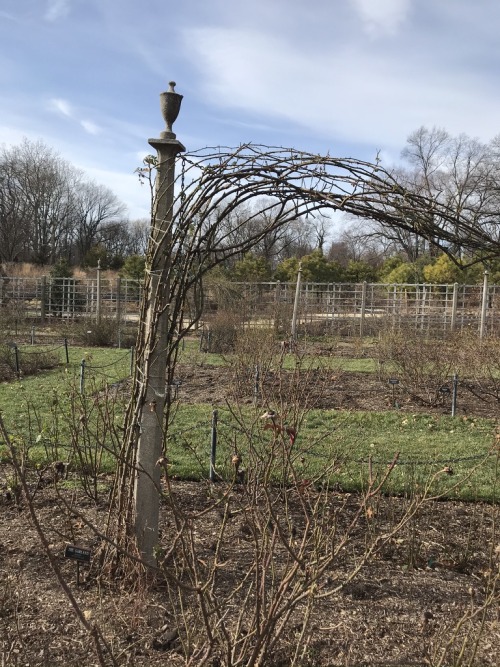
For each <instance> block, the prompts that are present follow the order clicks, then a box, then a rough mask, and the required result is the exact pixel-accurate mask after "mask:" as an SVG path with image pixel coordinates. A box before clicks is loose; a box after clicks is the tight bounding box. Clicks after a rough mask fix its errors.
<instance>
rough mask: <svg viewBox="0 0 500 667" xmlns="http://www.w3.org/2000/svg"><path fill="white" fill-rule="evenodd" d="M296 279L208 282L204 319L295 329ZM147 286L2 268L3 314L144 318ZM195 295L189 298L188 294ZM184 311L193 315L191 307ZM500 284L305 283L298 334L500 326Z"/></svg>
mask: <svg viewBox="0 0 500 667" xmlns="http://www.w3.org/2000/svg"><path fill="white" fill-rule="evenodd" d="M295 296H296V284H295V283H280V282H260V283H243V282H242V283H227V282H224V281H221V282H209V281H207V283H206V285H205V305H204V310H203V315H202V318H201V320H200V321H199V325H200V326H205V327H207V328H210V326H212V325H213V324H214V320H215V319H216V318H217V317H223V316H228V315H229V314H231V317H232V318H233V320H232V321H234V320H235V317H236V319H237V320H238V321H239V322H241V323H243V324H244V325H245V326H262V327H274V329H275V330H276V331H277V332H279V333H280V335H283V336H287V335H289V334H290V327H291V321H292V313H293V308H294V302H295ZM140 298H141V286H140V284H139V283H138V281H137V280H130V279H120V278H115V279H108V278H101V276H100V272H98V273H97V276H96V277H95V278H85V279H75V278H51V277H41V278H21V277H1V276H0V318H1V320H3V321H4V322H7V320H8V319H12V318H24V319H29V320H31V321H32V322H33V323H38V322H40V323H41V324H44V323H46V322H47V321H50V320H57V318H59V319H68V318H71V319H78V318H92V319H94V320H96V321H99V320H100V319H101V318H108V319H109V318H111V319H114V320H116V321H117V322H119V323H127V322H136V321H137V320H138V318H139V312H140V310H139V307H140ZM188 301H189V300H188ZM186 317H187V318H189V317H193V318H194V307H193V310H192V311H191V314H190V310H189V303H188V308H187V310H186ZM499 325H500V286H499V285H491V284H489V282H488V276H487V275H485V278H484V282H483V283H482V284H481V285H461V284H458V283H455V284H451V285H431V284H381V283H366V282H363V283H356V284H352V283H349V284H347V283H307V282H302V283H301V284H300V291H299V295H298V299H297V331H298V334H299V335H301V333H302V334H303V333H306V332H307V333H309V334H316V335H321V334H335V335H341V336H354V335H355V336H372V335H376V334H377V333H378V332H379V331H380V330H381V329H386V328H387V327H389V326H390V327H392V328H398V329H405V330H408V329H409V330H414V331H416V332H423V333H426V334H429V335H438V336H443V335H445V334H447V333H451V332H457V331H463V330H469V331H474V332H477V333H478V335H479V336H480V337H482V336H485V335H498V331H499V330H500V326H499Z"/></svg>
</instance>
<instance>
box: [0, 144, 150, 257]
mask: <svg viewBox="0 0 500 667" xmlns="http://www.w3.org/2000/svg"><path fill="white" fill-rule="evenodd" d="M148 233H149V221H134V222H130V221H129V220H128V218H127V216H126V207H125V206H124V204H123V203H122V202H120V201H119V200H118V198H117V197H116V196H115V195H114V194H113V192H112V191H111V190H110V189H109V188H107V187H105V186H103V185H99V184H97V183H95V182H93V181H91V180H89V179H87V178H86V177H85V175H84V173H83V172H82V171H81V170H79V169H76V168H75V167H73V166H72V165H71V164H70V163H68V162H67V161H66V160H64V159H62V158H61V156H60V155H58V154H57V153H56V152H55V151H54V150H53V149H51V148H50V147H49V146H47V145H46V144H44V143H43V142H42V141H30V140H28V139H24V140H23V141H22V142H21V143H20V144H19V145H17V146H10V147H6V146H3V147H1V148H0V261H3V262H34V263H37V264H42V265H45V264H55V263H56V262H58V261H61V260H62V261H65V262H67V263H68V264H71V265H75V264H86V263H88V264H92V263H94V264H96V263H97V259H101V260H103V261H104V263H105V264H106V265H111V266H112V265H115V266H116V268H118V266H119V265H121V263H122V262H123V259H124V258H125V257H127V256H128V255H131V254H140V253H143V252H144V251H145V247H146V243H147V237H148Z"/></svg>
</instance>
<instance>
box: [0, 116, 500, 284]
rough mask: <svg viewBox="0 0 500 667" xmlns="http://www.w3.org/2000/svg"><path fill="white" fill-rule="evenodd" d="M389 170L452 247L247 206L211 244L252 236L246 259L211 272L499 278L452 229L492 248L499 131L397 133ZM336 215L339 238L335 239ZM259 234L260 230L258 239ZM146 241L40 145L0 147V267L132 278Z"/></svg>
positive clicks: (351, 219) (366, 223)
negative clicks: (437, 218)
mask: <svg viewBox="0 0 500 667" xmlns="http://www.w3.org/2000/svg"><path fill="white" fill-rule="evenodd" d="M179 160H180V161H182V156H180V157H179ZM380 164H381V161H380ZM385 169H387V168H385ZM392 172H393V174H394V177H395V179H396V180H397V182H398V183H399V184H403V185H404V188H405V189H406V190H408V191H409V192H411V193H413V195H414V196H415V197H419V196H422V197H425V198H427V199H429V200H431V201H435V202H436V205H439V206H441V207H446V209H447V211H449V212H451V218H450V219H449V220H448V221H447V228H448V232H450V230H451V238H452V241H449V240H445V241H444V240H443V239H442V238H440V237H439V234H436V235H435V236H434V237H429V235H425V234H422V233H420V230H419V221H418V220H417V221H416V220H408V225H407V226H405V225H404V224H403V225H401V224H400V225H393V224H391V221H390V220H388V219H386V218H384V217H383V216H382V217H377V216H374V218H373V219H372V220H370V219H369V218H366V217H363V218H358V217H356V216H355V215H353V214H349V213H343V214H336V213H332V211H327V212H324V211H314V212H312V213H309V214H308V215H297V217H295V218H293V216H291V218H292V219H291V220H290V222H288V223H287V224H286V225H281V226H276V227H273V225H272V224H270V220H269V219H268V218H269V217H272V216H273V215H274V212H273V209H272V207H270V208H269V209H268V210H267V209H262V210H261V209H260V206H259V204H254V203H252V202H251V201H248V202H245V203H243V204H240V205H239V206H238V207H236V208H235V209H234V210H231V211H230V212H229V213H228V215H227V216H226V219H225V220H224V221H222V223H221V227H220V236H221V243H224V244H228V243H229V244H231V245H234V246H235V247H237V246H238V244H239V245H240V246H241V247H245V238H246V237H259V241H258V242H257V243H256V244H255V245H254V247H253V249H252V253H251V254H249V253H248V252H247V253H243V252H242V253H239V254H238V253H237V252H236V253H234V254H233V255H232V256H231V257H230V258H228V259H227V260H226V261H224V262H222V263H221V264H220V265H219V266H218V267H217V269H216V273H217V274H218V275H219V276H220V277H224V278H227V279H229V280H241V281H259V280H260V281H265V280H282V281H287V280H294V279H295V277H296V275H297V270H298V262H299V260H301V261H302V268H303V275H304V278H305V279H306V280H311V281H316V282H359V281H362V280H367V281H369V282H376V281H383V282H385V281H387V282H423V281H425V282H436V283H445V282H467V283H475V282H479V281H480V280H481V278H482V275H483V272H484V270H485V269H488V270H489V271H490V274H491V279H492V280H493V281H494V282H500V258H496V257H492V256H491V252H490V253H489V256H488V258H487V261H485V260H484V258H483V257H482V256H481V250H480V249H478V248H477V247H476V248H475V249H474V250H473V251H472V252H471V250H470V246H469V244H468V238H467V234H466V233H463V232H462V230H461V226H462V227H463V224H464V220H465V221H466V229H467V228H470V229H480V230H481V232H482V233H483V234H485V235H486V236H487V237H489V238H491V240H492V242H493V245H494V244H495V243H496V244H497V245H498V244H499V242H500V224H499V209H500V135H499V136H498V137H496V138H495V139H493V140H492V141H490V142H489V143H482V142H480V141H478V140H477V139H472V138H470V137H468V136H466V135H460V136H458V137H453V136H451V135H450V134H449V133H447V132H446V131H445V130H443V129H439V128H433V129H428V128H425V127H421V128H419V129H418V130H416V131H415V132H413V133H412V134H411V135H410V136H409V137H408V140H407V143H406V146H405V147H404V149H403V151H402V153H401V162H400V163H399V165H398V166H397V167H396V168H394V169H393V170H392ZM354 187H355V185H354ZM256 208H257V209H259V214H258V215H256V213H255V209H256ZM340 215H341V216H342V217H341V218H340ZM454 216H455V217H456V221H457V222H456V230H455V232H456V233H453V232H454V230H453V224H454V222H453V217H454ZM339 219H340V221H341V222H342V225H341V227H342V228H343V231H342V232H341V233H338V232H337V233H336V234H335V229H336V228H338V227H339V224H338V223H339ZM260 229H262V230H268V231H266V233H262V234H260V235H259V230H260ZM269 230H271V231H269ZM148 235H149V221H148V220H137V221H133V222H130V221H129V220H128V219H127V217H126V209H125V207H124V205H123V204H122V203H121V202H120V201H119V200H118V199H117V198H116V196H115V195H114V194H113V193H112V192H111V191H110V190H109V189H108V188H106V187H104V186H102V185H98V184H96V183H94V182H92V181H89V180H87V179H86V178H85V176H84V175H83V173H82V172H81V171H79V170H77V169H75V168H74V167H72V166H71V165H70V164H68V163H67V162H66V161H64V160H63V159H62V158H61V157H60V156H59V155H58V154H57V153H55V152H54V151H53V150H52V149H51V148H49V147H48V146H46V145H45V144H44V143H43V142H32V141H28V140H26V139H25V140H24V141H23V142H22V143H21V144H20V145H18V146H12V147H10V148H7V147H3V148H2V149H1V150H0V260H1V261H4V262H13V261H26V262H36V263H39V264H55V263H56V262H58V261H61V260H62V261H64V262H66V263H67V264H69V265H76V264H80V265H84V266H85V265H87V266H96V265H97V262H98V261H100V263H101V266H102V267H103V268H114V269H119V268H120V267H122V265H123V263H124V262H126V263H125V273H127V269H128V267H129V266H130V268H131V269H132V271H131V275H132V274H134V275H133V277H136V275H135V274H141V273H142V267H143V265H144V262H143V261H141V260H140V257H141V256H143V255H144V254H145V251H146V246H147V239H148ZM449 238H450V233H448V239H449ZM130 258H132V259H130ZM137 277H138V276H137Z"/></svg>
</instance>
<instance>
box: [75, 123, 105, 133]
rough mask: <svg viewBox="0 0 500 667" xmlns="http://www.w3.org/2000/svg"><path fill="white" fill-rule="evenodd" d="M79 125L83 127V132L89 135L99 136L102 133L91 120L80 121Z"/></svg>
mask: <svg viewBox="0 0 500 667" xmlns="http://www.w3.org/2000/svg"><path fill="white" fill-rule="evenodd" d="M80 125H81V126H82V127H83V129H84V130H85V132H88V133H89V134H100V133H101V131H102V130H101V128H100V127H99V126H98V125H96V124H95V123H93V122H92V121H91V120H81V121H80Z"/></svg>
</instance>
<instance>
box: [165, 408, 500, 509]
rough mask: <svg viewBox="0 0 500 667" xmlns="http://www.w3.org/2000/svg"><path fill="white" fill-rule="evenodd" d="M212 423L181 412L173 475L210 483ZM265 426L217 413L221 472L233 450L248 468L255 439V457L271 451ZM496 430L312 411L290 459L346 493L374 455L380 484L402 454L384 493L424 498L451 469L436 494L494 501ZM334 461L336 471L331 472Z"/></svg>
mask: <svg viewBox="0 0 500 667" xmlns="http://www.w3.org/2000/svg"><path fill="white" fill-rule="evenodd" d="M211 417H212V408H211V407H210V406H209V405H196V406H188V405H186V406H182V407H181V408H179V410H178V412H177V414H176V416H175V421H174V423H173V424H172V426H171V428H170V432H169V444H168V449H169V452H168V455H169V458H170V459H171V462H172V474H174V475H178V476H179V477H195V478H201V477H207V475H208V469H209V457H210V443H211V438H210V423H211ZM239 420H241V421H240V422H239ZM262 426H263V422H262V421H261V420H259V418H258V413H255V412H254V411H253V410H252V409H246V410H245V411H244V412H243V413H242V414H241V415H240V416H239V417H238V419H234V418H233V417H232V416H231V415H230V413H229V412H228V411H227V410H219V425H218V434H217V435H218V449H217V466H218V470H219V471H220V472H221V474H223V475H230V474H231V473H230V465H229V461H230V458H231V454H232V452H233V451H234V449H235V448H236V449H238V451H240V452H241V453H242V454H243V461H244V465H245V459H246V465H248V457H249V456H250V454H249V442H250V440H251V442H252V446H253V447H254V448H255V450H256V451H257V452H259V451H260V452H261V453H262V454H263V455H265V452H266V451H269V448H270V447H271V446H272V441H273V436H272V433H271V432H270V431H265V430H263V428H262ZM494 429H495V423H494V420H490V419H471V418H459V417H456V418H453V417H449V416H437V417H436V416H431V415H425V414H419V415H411V414H406V413H401V412H398V411H391V412H379V413H371V412H370V413H367V412H337V411H334V410H312V411H311V412H309V413H308V414H307V415H306V417H305V419H304V421H303V423H302V424H301V426H300V428H299V434H298V437H297V439H296V441H295V444H294V447H293V448H292V456H293V457H294V460H295V463H296V466H297V471H298V473H299V475H300V476H301V477H303V478H304V479H316V478H322V479H323V481H328V482H329V483H333V484H336V485H338V486H339V487H340V488H342V489H343V490H346V491H356V490H359V489H361V488H363V487H365V486H366V483H367V479H368V468H369V466H368V460H369V458H370V457H371V459H372V469H373V473H374V474H376V475H378V477H379V479H380V476H381V475H383V473H384V471H385V470H386V469H387V466H388V464H389V463H390V462H391V461H392V460H393V458H394V456H395V455H396V454H399V460H398V464H397V465H396V467H395V468H394V471H393V472H392V474H391V477H390V479H389V480H388V482H387V484H386V485H385V487H384V488H385V491H386V492H388V493H397V494H400V493H410V492H411V493H415V492H422V490H423V489H424V487H425V486H426V484H428V483H429V481H430V480H431V479H432V478H433V476H435V474H436V473H438V472H439V471H441V470H443V469H444V468H445V467H449V468H451V470H452V473H453V474H451V475H449V474H447V473H439V474H438V475H437V476H436V477H435V480H434V482H435V483H433V485H432V488H431V493H432V494H445V495H446V496H447V497H450V498H455V499H462V500H486V501H492V500H494V499H495V498H496V485H497V482H498V480H497V470H496V464H497V461H496V458H495V456H488V451H489V450H490V448H491V446H492V443H493V440H494ZM249 434H250V435H249ZM285 441H286V440H285ZM333 463H335V464H336V466H337V465H338V469H336V470H335V472H330V468H331V467H332V464H333ZM336 466H335V467H336Z"/></svg>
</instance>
